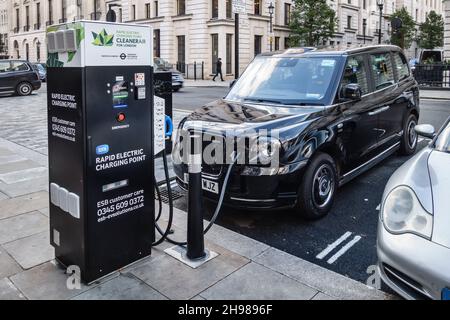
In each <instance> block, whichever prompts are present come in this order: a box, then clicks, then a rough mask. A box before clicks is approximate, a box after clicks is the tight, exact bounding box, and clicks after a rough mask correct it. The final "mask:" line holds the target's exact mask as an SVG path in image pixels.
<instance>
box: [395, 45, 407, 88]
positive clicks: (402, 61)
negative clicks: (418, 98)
mask: <svg viewBox="0 0 450 320" xmlns="http://www.w3.org/2000/svg"><path fill="white" fill-rule="evenodd" d="M394 62H395V67H396V68H397V74H398V80H399V81H402V80H403V79H406V78H408V77H409V75H410V74H409V67H408V62H407V61H406V58H405V56H404V55H403V54H401V53H400V52H395V53H394Z"/></svg>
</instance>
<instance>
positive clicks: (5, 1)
mask: <svg viewBox="0 0 450 320" xmlns="http://www.w3.org/2000/svg"><path fill="white" fill-rule="evenodd" d="M8 11H9V0H0V59H7V58H9V40H8V34H9V21H8V17H9V15H8Z"/></svg>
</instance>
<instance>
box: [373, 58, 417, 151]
mask: <svg viewBox="0 0 450 320" xmlns="http://www.w3.org/2000/svg"><path fill="white" fill-rule="evenodd" d="M404 63H405V64H406V68H407V70H408V72H409V69H408V66H407V62H406V59H404ZM369 64H370V67H371V75H372V81H373V83H374V87H375V93H374V95H373V96H374V97H373V100H374V102H375V103H376V105H377V108H376V109H375V110H374V111H373V112H372V113H371V114H372V115H373V116H374V117H375V116H378V128H377V130H376V131H377V140H378V146H379V147H381V148H382V149H385V148H388V147H390V146H392V145H394V144H395V143H397V142H398V141H399V140H400V137H401V131H402V123H403V115H404V110H405V109H406V104H405V103H407V100H406V99H405V97H404V96H403V95H402V91H403V89H402V88H401V87H400V85H399V83H398V81H397V79H398V78H397V77H396V71H395V69H394V63H393V57H392V54H391V53H390V52H381V53H376V54H370V55H369ZM408 76H409V74H408ZM402 80H404V78H403V79H402ZM411 94H412V93H411Z"/></svg>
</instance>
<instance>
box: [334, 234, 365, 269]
mask: <svg viewBox="0 0 450 320" xmlns="http://www.w3.org/2000/svg"><path fill="white" fill-rule="evenodd" d="M359 240H361V237H360V236H355V237H354V238H353V240H352V241H350V242H349V243H347V244H346V245H345V246H344V247H342V249H341V250H339V251H338V252H336V253H335V254H334V256H332V257H331V258H330V259H328V261H327V262H328V264H333V263H335V262H336V261H337V259H339V258H340V257H341V256H342V255H343V254H344V253H346V252H347V251H348V250H350V248H351V247H353V246H354V245H355V244H357V243H358V241H359Z"/></svg>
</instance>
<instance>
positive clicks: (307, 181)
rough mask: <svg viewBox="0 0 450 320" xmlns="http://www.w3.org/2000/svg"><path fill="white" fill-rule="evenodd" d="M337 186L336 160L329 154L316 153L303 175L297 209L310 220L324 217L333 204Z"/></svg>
mask: <svg viewBox="0 0 450 320" xmlns="http://www.w3.org/2000/svg"><path fill="white" fill-rule="evenodd" d="M337 188H338V176H337V171H336V163H335V161H334V160H333V158H332V157H331V156H329V155H328V154H325V153H318V154H316V155H315V156H314V158H313V159H312V160H311V162H310V164H309V166H308V168H307V169H306V171H305V174H304V176H303V179H302V183H301V186H300V189H299V191H298V205H297V207H298V208H297V210H298V211H299V212H300V214H301V215H302V216H303V217H304V218H306V219H308V220H318V219H320V218H323V217H324V216H326V215H327V214H328V212H329V211H330V210H331V208H332V206H333V202H334V198H335V195H336V191H337Z"/></svg>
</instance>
